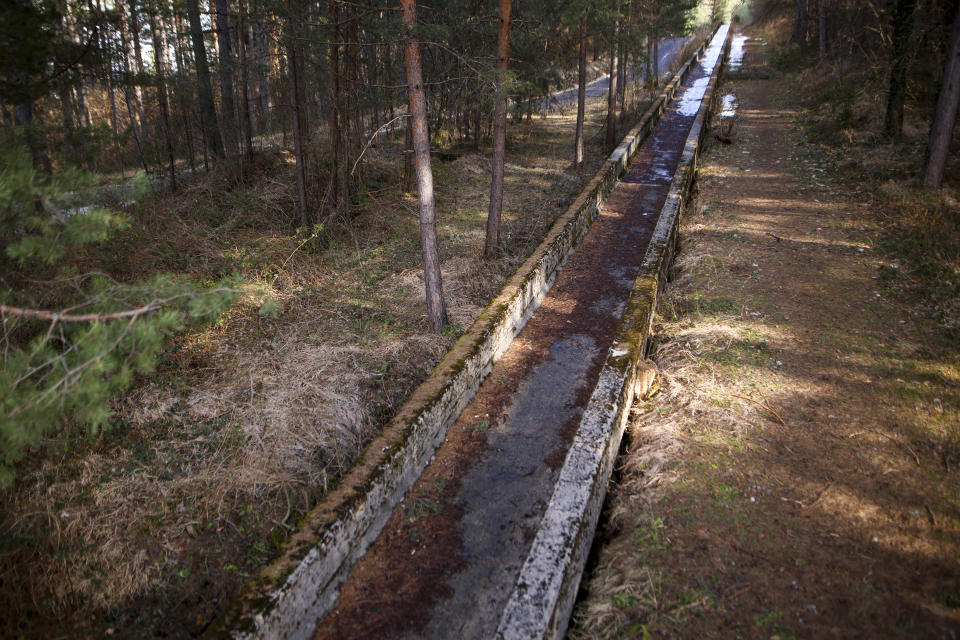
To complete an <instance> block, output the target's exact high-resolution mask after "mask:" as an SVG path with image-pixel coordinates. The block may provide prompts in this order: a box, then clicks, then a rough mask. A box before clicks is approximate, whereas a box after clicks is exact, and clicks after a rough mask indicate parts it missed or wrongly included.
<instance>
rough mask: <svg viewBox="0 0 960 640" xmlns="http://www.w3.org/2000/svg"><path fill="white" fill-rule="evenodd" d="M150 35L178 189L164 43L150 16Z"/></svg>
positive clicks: (169, 156)
mask: <svg viewBox="0 0 960 640" xmlns="http://www.w3.org/2000/svg"><path fill="white" fill-rule="evenodd" d="M150 34H151V35H152V36H153V64H154V68H155V71H156V73H157V98H158V101H159V103H160V117H161V122H162V124H163V137H164V140H166V147H167V159H168V160H169V167H170V190H171V191H176V189H177V170H176V165H175V164H174V158H173V139H172V136H173V131H172V127H171V126H170V109H169V107H168V105H167V83H166V82H165V81H164V78H163V55H162V52H163V42H162V41H161V39H160V31H159V30H158V28H157V20H156V18H155V17H154V16H153V14H150Z"/></svg>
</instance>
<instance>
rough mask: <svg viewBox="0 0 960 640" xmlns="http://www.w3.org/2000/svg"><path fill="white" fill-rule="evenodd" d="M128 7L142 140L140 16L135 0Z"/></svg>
mask: <svg viewBox="0 0 960 640" xmlns="http://www.w3.org/2000/svg"><path fill="white" fill-rule="evenodd" d="M129 7H130V35H131V37H132V39H133V61H134V63H135V65H136V70H137V82H136V84H135V85H134V86H135V87H136V90H135V91H134V95H135V96H136V98H137V117H138V118H139V119H140V135H141V137H142V138H143V140H144V142H145V141H146V140H147V138H149V133H148V132H147V116H146V113H145V112H144V110H143V76H144V72H143V49H142V47H141V46H140V17H139V14H138V13H137V2H136V0H129Z"/></svg>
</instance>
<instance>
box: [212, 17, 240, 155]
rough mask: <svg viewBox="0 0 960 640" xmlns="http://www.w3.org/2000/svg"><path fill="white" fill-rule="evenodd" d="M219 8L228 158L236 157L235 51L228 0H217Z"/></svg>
mask: <svg viewBox="0 0 960 640" xmlns="http://www.w3.org/2000/svg"><path fill="white" fill-rule="evenodd" d="M215 4H216V8H217V44H218V47H219V51H220V59H219V60H218V61H217V62H218V64H217V71H218V73H219V75H220V122H221V123H222V124H223V148H224V152H225V153H226V155H227V157H228V158H236V157H237V155H238V149H237V116H236V110H235V108H234V94H233V52H232V47H231V43H230V13H229V11H228V7H227V0H215Z"/></svg>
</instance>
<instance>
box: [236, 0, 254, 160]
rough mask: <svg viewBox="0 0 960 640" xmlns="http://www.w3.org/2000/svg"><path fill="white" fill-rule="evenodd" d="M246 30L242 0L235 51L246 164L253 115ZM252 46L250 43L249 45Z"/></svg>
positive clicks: (238, 13)
mask: <svg viewBox="0 0 960 640" xmlns="http://www.w3.org/2000/svg"><path fill="white" fill-rule="evenodd" d="M247 32H248V31H247V29H246V27H245V23H244V19H243V0H240V2H239V5H238V7H237V45H238V47H237V51H238V53H239V55H240V93H241V95H242V97H241V99H240V100H241V102H240V123H241V128H242V129H243V142H244V147H245V149H246V154H245V157H246V164H250V161H251V160H252V158H253V125H252V121H253V114H252V113H251V111H252V110H251V109H250V103H251V99H250V67H249V64H248V62H247V44H246V36H247ZM251 44H252V43H251Z"/></svg>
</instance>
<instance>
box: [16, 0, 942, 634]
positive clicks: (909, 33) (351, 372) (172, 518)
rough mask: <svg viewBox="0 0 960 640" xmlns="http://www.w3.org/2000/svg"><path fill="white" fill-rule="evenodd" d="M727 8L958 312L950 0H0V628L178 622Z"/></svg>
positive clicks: (921, 275)
mask: <svg viewBox="0 0 960 640" xmlns="http://www.w3.org/2000/svg"><path fill="white" fill-rule="evenodd" d="M730 21H733V22H734V23H735V24H744V25H760V27H762V28H763V29H765V30H766V31H765V33H767V34H768V35H769V41H770V51H771V53H770V59H771V66H770V68H771V69H773V70H774V73H777V74H785V75H787V76H788V77H790V78H793V79H794V80H793V81H794V82H795V83H796V86H797V87H798V88H799V90H801V91H802V93H803V95H804V100H805V105H806V111H805V118H806V121H805V122H806V129H805V131H806V134H805V135H806V136H807V140H808V142H809V144H810V145H811V146H813V147H816V148H818V149H821V150H823V151H824V152H825V153H828V154H832V157H834V158H835V159H836V161H837V165H836V166H837V167H839V169H837V171H838V172H840V173H842V175H843V176H845V177H846V178H848V179H851V180H856V181H861V182H863V183H864V184H867V183H868V182H869V183H870V184H872V185H873V186H874V187H875V189H874V191H875V192H876V194H878V195H877V196H876V197H877V198H878V201H877V202H878V207H880V208H881V209H882V210H883V211H884V212H885V215H886V218H885V225H886V234H885V235H883V236H882V238H883V240H882V242H884V243H886V245H885V246H886V250H888V251H890V252H891V255H896V256H898V259H899V260H902V264H904V265H910V268H909V270H908V271H909V274H910V275H909V277H907V278H904V279H901V280H898V281H896V282H893V283H892V284H891V285H890V286H896V287H899V289H898V290H899V291H901V293H903V295H909V296H914V297H915V299H916V300H917V302H916V304H917V308H918V309H920V310H921V312H922V313H923V314H926V315H928V316H930V317H935V318H937V321H938V322H940V323H942V325H943V326H944V327H946V328H947V329H945V330H950V331H954V332H956V331H957V326H958V325H957V322H958V317H960V311H958V306H957V299H958V297H960V296H958V292H960V277H958V275H957V274H958V271H957V269H958V265H960V258H958V256H960V238H958V236H960V233H958V229H960V218H958V216H957V201H956V199H955V194H956V188H957V186H958V184H957V178H958V175H960V172H958V171H957V167H958V165H957V162H956V149H957V147H956V142H955V140H954V139H953V138H954V130H955V126H954V124H955V120H956V116H957V104H958V99H960V34H958V31H960V8H958V6H957V2H956V1H955V0H953V1H942V0H816V1H814V0H755V1H753V2H750V1H746V2H740V3H735V2H733V0H702V1H701V2H699V3H697V2H696V0H597V1H588V0H549V1H541V2H531V1H529V0H527V1H524V0H499V1H498V2H493V1H492V0H467V1H466V2H437V3H422V2H415V0H401V1H400V3H399V5H397V4H389V3H387V4H385V3H382V2H378V1H376V0H351V1H349V2H348V1H346V0H329V1H326V2H302V1H298V0H285V1H284V2H279V1H277V0H210V2H209V3H206V4H201V3H199V2H198V1H197V0H86V1H83V2H81V1H80V0H56V1H47V0H6V1H5V2H3V4H2V8H0V108H2V125H0V249H2V250H0V317H2V321H3V329H2V333H0V352H2V358H0V491H2V499H0V505H2V512H0V531H2V537H3V541H2V543H0V545H2V546H0V564H2V566H3V569H2V578H0V600H2V601H3V603H4V605H3V607H2V608H3V609H4V612H3V613H0V635H3V636H4V637H7V636H9V637H53V636H55V635H58V634H59V635H71V634H77V635H79V636H85V635H86V636H101V635H103V634H107V633H110V634H113V633H115V632H116V633H118V634H123V635H125V636H128V637H138V636H140V635H141V633H140V631H135V629H139V630H141V631H142V635H143V636H150V637H153V636H158V637H184V636H189V635H191V634H196V633H199V632H201V631H202V630H203V629H205V628H206V626H207V625H208V624H209V623H210V621H211V619H212V618H213V617H214V616H215V615H216V613H217V611H218V610H219V609H220V608H221V607H222V606H225V604H226V603H227V602H229V600H230V599H231V598H232V597H233V596H234V595H235V594H236V592H237V590H238V589H239V588H240V586H241V585H242V584H243V583H244V582H245V581H246V580H247V579H248V578H249V577H250V576H251V575H253V574H254V573H255V572H256V570H257V568H258V567H260V566H262V565H263V564H264V563H265V562H267V561H269V560H270V559H271V558H273V557H275V556H276V555H277V553H278V552H279V550H281V549H282V548H283V546H284V544H285V543H286V541H287V540H288V539H289V537H290V536H291V535H292V534H293V533H294V532H295V531H296V528H297V523H298V520H299V518H300V517H301V516H302V515H303V514H304V513H305V512H306V511H308V510H309V509H310V508H311V507H312V506H313V505H315V504H316V503H317V502H318V501H319V500H320V499H322V497H323V496H324V495H326V494H327V493H328V492H329V491H330V490H331V489H332V488H333V487H335V486H336V485H337V482H338V480H339V479H340V478H341V477H342V475H343V474H344V472H345V471H346V470H347V469H349V468H350V466H351V464H352V463H353V461H354V460H355V459H356V457H357V455H358V453H359V452H360V451H362V450H363V448H364V447H365V446H366V445H367V443H369V441H370V439H371V438H372V437H373V436H374V435H375V434H376V433H377V432H378V431H379V429H381V428H382V427H383V425H384V424H385V423H386V422H387V421H388V420H389V419H390V417H391V416H393V415H394V414H395V413H396V411H397V410H398V408H399V407H400V406H401V405H402V404H403V402H404V400H405V399H406V398H407V397H408V395H409V394H410V392H411V391H412V390H413V389H414V388H415V387H416V386H417V384H419V383H420V382H422V381H423V380H424V379H425V378H426V377H427V375H428V374H429V373H430V371H431V369H432V368H433V367H434V366H435V365H436V363H437V362H438V361H439V358H440V357H441V356H442V355H443V353H444V352H446V350H447V349H449V348H450V346H451V345H453V344H454V342H455V341H456V340H457V338H458V337H459V336H460V335H461V334H462V333H463V332H464V330H465V329H466V328H467V327H468V326H470V324H471V323H472V322H473V321H474V320H475V319H476V317H477V316H478V314H479V313H480V311H481V310H482V309H483V308H484V307H485V306H486V305H487V304H488V303H489V302H490V300H491V299H492V298H493V297H494V296H495V295H496V293H497V291H498V290H499V289H500V287H501V286H502V285H503V283H504V282H505V281H506V279H507V278H508V277H509V276H510V274H511V273H513V271H514V270H515V269H516V268H517V267H518V266H519V265H520V264H521V263H523V261H524V260H525V259H526V257H527V256H528V255H529V253H530V251H531V250H532V249H533V248H534V247H536V246H537V244H538V243H539V242H540V241H541V240H542V238H543V237H544V234H545V233H546V231H547V230H548V229H549V228H550V226H551V224H553V222H554V220H556V218H557V217H558V216H559V215H560V214H561V213H562V212H563V211H564V209H566V207H567V206H569V204H570V203H571V202H572V201H573V200H574V199H575V198H576V196H577V194H578V193H579V192H580V190H581V189H582V188H583V187H584V185H585V184H587V182H588V181H589V180H590V178H591V177H592V176H593V174H594V172H595V171H596V170H597V168H598V167H600V166H601V164H602V163H603V161H604V160H605V159H606V157H607V155H608V154H609V152H610V151H611V150H612V149H613V148H614V147H615V146H616V145H617V144H618V143H619V141H620V136H622V135H623V134H624V133H625V132H626V131H628V130H629V129H630V128H631V127H632V126H633V125H634V124H635V123H636V122H637V120H638V118H639V117H640V116H641V115H642V114H643V112H644V111H645V110H646V109H647V107H648V106H649V105H650V104H651V102H652V101H653V100H654V98H655V97H656V96H657V95H658V94H659V92H660V90H661V88H662V86H663V84H664V82H666V81H667V80H668V79H669V77H670V76H671V74H672V73H673V72H675V71H676V69H677V68H678V67H679V65H680V64H681V63H682V62H683V61H684V60H685V59H686V58H687V57H689V55H690V53H691V52H692V51H693V50H694V49H696V47H697V46H699V45H700V44H701V43H702V42H703V40H704V38H705V37H707V35H708V34H709V33H710V32H711V30H712V28H713V27H714V26H715V25H716V24H718V23H719V22H730ZM667 54H669V55H667ZM750 73H768V71H767V70H766V69H765V70H758V69H750V68H747V69H745V70H743V72H742V74H744V75H749V74H750ZM592 83H596V86H597V87H598V90H597V92H591V91H588V90H587V87H588V85H589V86H590V87H593V86H594V84H592ZM607 87H609V88H610V90H609V91H607ZM566 89H570V90H569V91H564V90H566ZM714 142H715V143H716V144H722V143H723V142H724V141H723V140H722V136H721V137H720V138H718V139H716V140H715V141H714ZM951 154H952V155H951ZM885 277H887V279H888V280H892V279H893V278H892V275H891V274H886V276H885ZM64 630H69V631H64Z"/></svg>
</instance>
